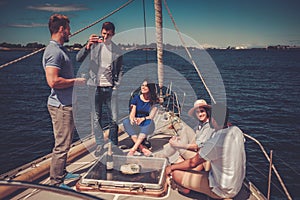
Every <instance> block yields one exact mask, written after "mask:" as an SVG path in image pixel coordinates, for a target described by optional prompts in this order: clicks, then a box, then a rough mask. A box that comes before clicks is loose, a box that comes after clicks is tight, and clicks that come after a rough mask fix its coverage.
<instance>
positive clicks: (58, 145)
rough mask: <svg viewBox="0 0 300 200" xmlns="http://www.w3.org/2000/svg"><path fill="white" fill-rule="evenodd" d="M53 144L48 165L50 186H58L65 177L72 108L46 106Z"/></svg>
mask: <svg viewBox="0 0 300 200" xmlns="http://www.w3.org/2000/svg"><path fill="white" fill-rule="evenodd" d="M48 111H49V113H50V116H51V120H52V125H53V133H54V139H55V144H54V148H53V150H52V159H51V165H50V184H51V185H59V184H61V183H62V182H63V178H64V176H65V175H66V162H67V155H68V152H69V150H70V146H71V143H72V140H73V133H74V120H73V108H72V106H59V107H58V108H57V107H54V106H50V105H48Z"/></svg>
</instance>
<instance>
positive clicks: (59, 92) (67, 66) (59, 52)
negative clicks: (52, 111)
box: [42, 40, 74, 107]
mask: <svg viewBox="0 0 300 200" xmlns="http://www.w3.org/2000/svg"><path fill="white" fill-rule="evenodd" d="M42 62H43V67H44V69H46V67H49V66H53V67H57V68H59V69H60V70H59V76H60V77H63V78H66V79H69V78H74V69H73V65H72V62H71V60H70V58H69V56H68V54H67V51H66V49H65V48H64V47H63V46H62V45H61V44H58V43H57V42H56V41H53V40H51V41H50V43H49V45H48V46H47V47H46V49H45V51H44V55H43V60H42ZM72 92H73V87H69V88H64V89H54V88H51V93H50V96H49V98H48V105H51V106H55V107H59V106H60V105H62V106H69V105H72Z"/></svg>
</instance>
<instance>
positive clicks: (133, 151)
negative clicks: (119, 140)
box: [127, 149, 136, 156]
mask: <svg viewBox="0 0 300 200" xmlns="http://www.w3.org/2000/svg"><path fill="white" fill-rule="evenodd" d="M135 151H136V150H135V149H130V151H129V152H128V154H127V156H134V153H135Z"/></svg>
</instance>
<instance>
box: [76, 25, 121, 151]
mask: <svg viewBox="0 0 300 200" xmlns="http://www.w3.org/2000/svg"><path fill="white" fill-rule="evenodd" d="M114 34H115V26H114V24H113V23H111V22H104V23H103V25H102V29H101V36H100V37H99V36H97V35H96V34H92V35H91V36H90V37H89V40H88V42H87V44H86V45H85V47H83V48H82V49H81V50H80V51H79V52H78V53H77V56H76V60H77V61H78V62H83V61H84V63H83V65H85V66H83V68H84V69H86V72H85V73H84V74H86V76H87V77H85V78H87V85H88V86H89V97H90V100H91V108H92V118H93V119H92V120H93V126H92V129H93V130H92V131H93V132H94V134H95V140H96V144H97V147H96V151H95V156H100V154H101V152H102V149H103V145H104V143H105V138H104V135H103V128H104V126H105V124H104V122H103V118H104V115H103V108H104V106H107V112H106V113H105V114H107V117H108V121H109V136H108V137H109V140H110V142H112V143H113V144H115V145H117V144H118V125H117V108H116V106H117V105H116V103H113V100H114V98H112V97H113V96H114V94H115V93H116V86H117V85H118V83H119V79H120V78H121V74H122V52H121V50H120V49H119V47H118V46H117V45H116V44H115V43H113V42H112V41H111V39H112V37H113V36H114ZM113 93H114V94H113Z"/></svg>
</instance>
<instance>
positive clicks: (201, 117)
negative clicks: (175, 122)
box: [169, 99, 214, 171]
mask: <svg viewBox="0 0 300 200" xmlns="http://www.w3.org/2000/svg"><path fill="white" fill-rule="evenodd" d="M210 108H211V107H210V105H208V104H207V103H206V101H205V100H204V99H198V100H196V101H195V103H194V106H193V107H192V108H191V109H190V110H189V112H188V114H189V115H190V116H191V117H195V118H196V119H197V120H198V121H199V124H198V125H197V126H196V127H195V128H194V130H195V132H196V137H195V139H194V141H190V142H189V143H187V144H184V143H183V142H182V138H180V137H176V136H174V137H172V138H171V139H170V141H169V143H170V145H171V146H172V147H173V148H176V149H181V150H179V152H180V155H181V157H179V159H178V162H180V161H183V160H186V159H189V158H192V157H193V156H195V154H197V152H198V150H199V148H200V147H201V146H202V144H203V143H204V142H205V141H206V140H208V139H209V138H210V137H211V135H212V133H213V131H214V129H212V128H211V127H210V125H209V117H210ZM183 150H184V151H183ZM203 168H205V170H209V164H208V163H206V164H203V165H202V164H201V165H199V166H197V167H196V168H195V169H196V170H199V171H200V170H202V169H203Z"/></svg>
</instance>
